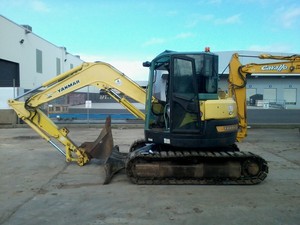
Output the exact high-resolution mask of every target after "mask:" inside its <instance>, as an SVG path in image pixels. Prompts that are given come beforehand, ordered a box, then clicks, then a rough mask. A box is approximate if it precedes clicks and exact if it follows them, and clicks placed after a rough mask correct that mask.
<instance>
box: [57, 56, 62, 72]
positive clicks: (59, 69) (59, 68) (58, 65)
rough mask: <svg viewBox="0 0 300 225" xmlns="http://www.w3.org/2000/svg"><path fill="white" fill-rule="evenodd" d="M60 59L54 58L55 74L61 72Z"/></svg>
mask: <svg viewBox="0 0 300 225" xmlns="http://www.w3.org/2000/svg"><path fill="white" fill-rule="evenodd" d="M60 64H61V61H60V58H56V75H58V74H61V65H60Z"/></svg>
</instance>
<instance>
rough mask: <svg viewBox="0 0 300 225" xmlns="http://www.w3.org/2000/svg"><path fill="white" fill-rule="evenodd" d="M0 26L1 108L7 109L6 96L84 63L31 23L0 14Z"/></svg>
mask: <svg viewBox="0 0 300 225" xmlns="http://www.w3.org/2000/svg"><path fill="white" fill-rule="evenodd" d="M0 29H1V35H0V109H8V105H7V99H9V98H14V97H16V96H18V95H20V94H22V93H23V92H24V90H30V89H34V88H37V87H39V86H40V85H41V84H42V83H43V82H45V81H47V80H49V79H50V78H52V77H53V76H54V75H57V74H60V73H63V72H65V71H67V70H69V69H71V68H73V67H75V66H77V65H79V64H81V63H82V62H83V61H82V60H81V59H80V58H79V56H74V55H72V54H70V53H68V52H67V49H66V48H65V47H58V46H56V45H54V44H52V43H50V42H49V41H47V40H45V39H43V38H41V37H39V36H38V35H36V34H34V33H33V31H32V28H31V27H30V26H28V25H18V24H16V23H14V22H13V21H11V20H9V19H7V18H5V17H3V16H1V15H0Z"/></svg>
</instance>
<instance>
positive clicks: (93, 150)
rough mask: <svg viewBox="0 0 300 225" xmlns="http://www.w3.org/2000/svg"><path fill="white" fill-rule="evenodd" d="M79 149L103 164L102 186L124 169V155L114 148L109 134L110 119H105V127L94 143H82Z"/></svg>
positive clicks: (110, 133) (117, 148)
mask: <svg viewBox="0 0 300 225" xmlns="http://www.w3.org/2000/svg"><path fill="white" fill-rule="evenodd" d="M80 148H82V149H84V151H85V153H87V154H88V156H89V157H90V158H96V159H99V160H101V161H103V162H104V164H105V165H104V169H105V180H104V182H103V184H108V183H109V182H110V181H111V179H112V177H113V176H114V174H116V173H117V172H119V171H120V170H122V169H124V168H125V161H126V158H127V154H126V153H121V152H119V147H118V146H117V145H116V146H114V143H113V137H112V132H111V117H107V118H106V122H105V126H104V128H103V129H102V130H101V132H100V135H99V136H98V138H97V139H96V140H95V141H94V142H84V143H82V144H81V146H80Z"/></svg>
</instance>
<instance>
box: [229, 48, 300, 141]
mask: <svg viewBox="0 0 300 225" xmlns="http://www.w3.org/2000/svg"><path fill="white" fill-rule="evenodd" d="M258 58H259V59H268V60H270V59H272V60H274V62H271V63H261V64H256V63H250V64H246V65H242V64H241V62H240V60H239V55H238V54H237V53H235V54H233V55H232V58H231V61H230V63H229V78H228V84H229V86H228V91H229V97H233V98H234V99H235V101H236V104H237V112H238V118H239V128H240V129H239V132H238V135H237V140H238V141H241V140H242V139H243V138H245V137H246V136H247V111H246V84H247V76H251V75H252V74H300V55H292V56H273V55H267V54H263V55H260V56H258Z"/></svg>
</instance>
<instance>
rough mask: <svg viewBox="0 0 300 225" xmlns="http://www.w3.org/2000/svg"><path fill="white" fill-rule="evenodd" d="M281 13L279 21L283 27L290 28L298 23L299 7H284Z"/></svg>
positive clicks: (299, 18) (299, 17)
mask: <svg viewBox="0 0 300 225" xmlns="http://www.w3.org/2000/svg"><path fill="white" fill-rule="evenodd" d="M281 13H282V14H281V22H282V25H283V26H284V27H285V28H291V27H293V25H295V24H296V23H297V22H298V23H299V20H300V7H296V8H289V9H285V10H283V12H281ZM296 29H298V28H296Z"/></svg>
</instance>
